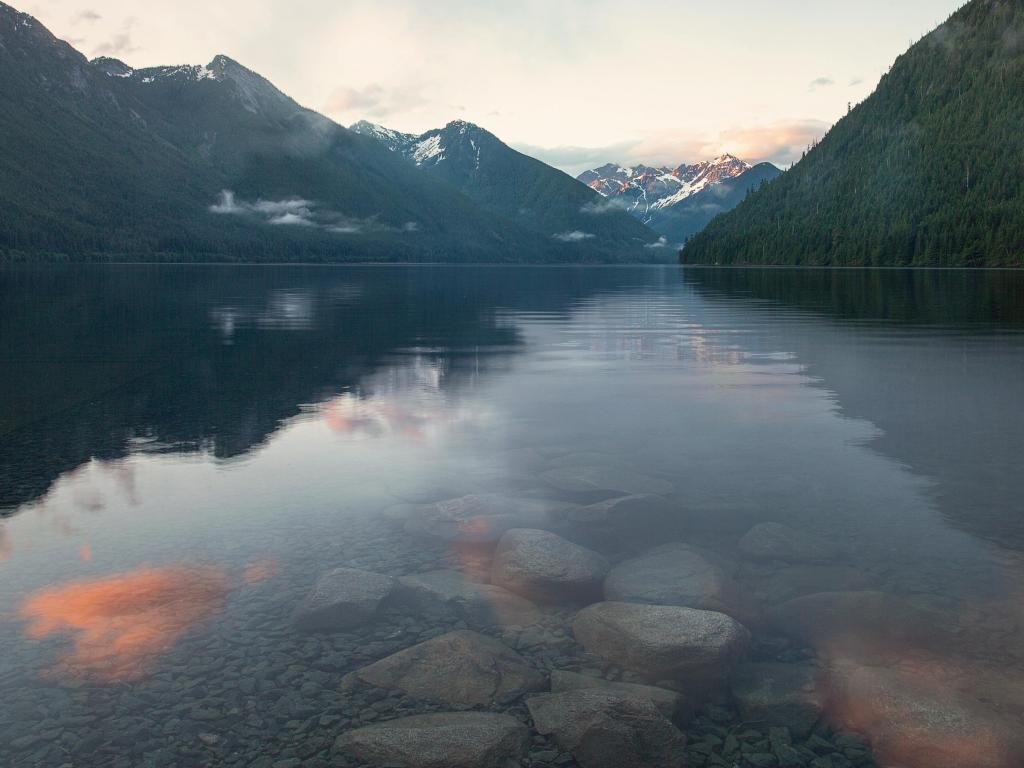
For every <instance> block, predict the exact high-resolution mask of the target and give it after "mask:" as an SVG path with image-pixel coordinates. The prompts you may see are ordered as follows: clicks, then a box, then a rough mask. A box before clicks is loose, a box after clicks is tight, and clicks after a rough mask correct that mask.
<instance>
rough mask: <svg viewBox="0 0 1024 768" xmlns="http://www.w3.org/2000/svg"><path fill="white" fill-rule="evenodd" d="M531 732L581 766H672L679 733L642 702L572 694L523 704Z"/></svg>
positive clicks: (613, 696)
mask: <svg viewBox="0 0 1024 768" xmlns="http://www.w3.org/2000/svg"><path fill="white" fill-rule="evenodd" d="M526 706H527V707H528V708H529V710H530V715H531V716H532V717H533V722H534V726H535V727H536V729H537V731H538V732H539V733H541V734H543V735H545V736H550V737H551V738H553V739H554V740H555V743H557V744H558V745H559V746H560V747H561V748H562V749H565V750H567V751H569V752H571V753H572V756H573V757H574V758H576V760H577V762H578V763H579V764H580V766H582V768H676V766H678V765H680V764H681V762H682V748H683V746H684V744H685V739H684V737H683V734H682V733H680V732H679V730H678V729H677V728H676V727H675V726H674V725H672V723H671V722H669V721H668V720H667V719H666V718H665V716H664V715H663V714H662V713H661V712H660V711H659V710H658V708H657V707H655V706H654V704H653V703H651V701H650V700H648V699H642V698H636V697H633V696H624V695H622V694H619V693H609V692H606V691H592V690H577V691H569V692H566V693H551V694H543V695H540V696H533V697H532V698H530V699H529V700H528V701H527V702H526Z"/></svg>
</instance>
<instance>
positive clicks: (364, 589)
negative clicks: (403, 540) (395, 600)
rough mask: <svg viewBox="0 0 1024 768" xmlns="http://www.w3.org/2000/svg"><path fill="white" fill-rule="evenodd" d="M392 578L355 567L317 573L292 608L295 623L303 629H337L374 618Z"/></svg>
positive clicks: (392, 587)
mask: <svg viewBox="0 0 1024 768" xmlns="http://www.w3.org/2000/svg"><path fill="white" fill-rule="evenodd" d="M394 587H395V580H394V579H393V578H391V577H390V576H384V575H381V574H379V573H371V572H370V571H360V570H357V569H355V568H335V569H334V570H333V571H330V572H328V573H325V574H324V575H323V576H321V577H320V578H319V579H318V580H317V582H316V584H315V585H314V586H313V589H312V590H311V591H310V593H309V594H308V595H306V597H305V599H304V600H303V601H302V602H301V603H300V604H299V607H298V608H297V609H296V611H295V616H294V622H295V625H296V626H297V627H298V628H299V629H301V630H303V631H306V632H338V631H342V630H345V629H351V628H352V627H357V626H359V625H360V624H365V623H366V622H368V621H370V620H371V619H373V618H374V616H375V615H376V613H377V609H378V607H379V606H380V604H381V602H382V601H383V600H384V599H385V598H386V597H387V596H388V595H390V594H391V591H392V590H393V589H394Z"/></svg>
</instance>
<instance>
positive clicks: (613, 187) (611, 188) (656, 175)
mask: <svg viewBox="0 0 1024 768" xmlns="http://www.w3.org/2000/svg"><path fill="white" fill-rule="evenodd" d="M750 168H751V165H750V164H749V163H747V162H745V161H743V160H740V159H739V158H737V157H736V156H734V155H731V154H728V153H725V154H722V155H719V156H718V157H716V158H714V159H713V160H706V161H703V162H700V163H694V164H692V165H691V164H686V163H683V164H682V165H679V166H676V167H675V168H670V167H668V166H663V167H660V168H657V167H652V166H648V165H637V166H632V167H625V166H621V165H619V164H617V163H607V164H606V165H602V166H601V167H599V168H594V169H593V170H590V171H586V172H585V173H582V174H580V175H579V176H578V177H577V178H578V180H579V181H582V182H583V183H584V184H586V185H587V186H588V187H590V188H591V189H593V190H595V191H597V192H599V193H600V194H602V195H604V196H605V197H608V198H618V199H619V202H621V203H622V204H623V207H624V208H626V210H628V211H629V212H630V213H632V214H634V215H635V216H637V217H638V218H640V219H642V220H644V221H649V220H650V214H651V212H652V211H656V210H658V209H662V208H669V207H671V206H673V205H675V204H676V203H679V202H681V201H683V200H685V199H686V198H688V197H690V196H691V195H695V194H697V193H698V192H700V191H701V190H702V189H704V188H706V187H708V186H709V185H711V184H718V183H720V182H722V181H724V180H726V179H731V178H734V177H736V176H739V175H740V174H741V173H745V172H746V171H748V170H750Z"/></svg>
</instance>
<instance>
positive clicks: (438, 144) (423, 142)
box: [409, 133, 444, 165]
mask: <svg viewBox="0 0 1024 768" xmlns="http://www.w3.org/2000/svg"><path fill="white" fill-rule="evenodd" d="M409 156H410V157H411V158H412V160H413V162H414V163H416V165H423V164H424V163H426V162H427V161H430V160H433V161H434V162H435V163H439V162H440V161H442V160H444V144H443V142H442V141H441V134H439V133H435V134H433V135H430V136H427V137H426V138H423V139H420V140H419V141H417V142H416V143H415V144H413V145H412V147H411V148H410V151H409ZM435 158H436V159H435Z"/></svg>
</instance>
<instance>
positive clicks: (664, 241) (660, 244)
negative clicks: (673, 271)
mask: <svg viewBox="0 0 1024 768" xmlns="http://www.w3.org/2000/svg"><path fill="white" fill-rule="evenodd" d="M644 248H652V249H653V248H668V238H667V237H665V236H664V235H662V236H661V237H659V238H658V239H657V241H656V242H653V243H647V244H646V245H645V246H644Z"/></svg>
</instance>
